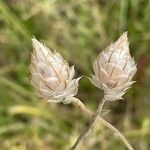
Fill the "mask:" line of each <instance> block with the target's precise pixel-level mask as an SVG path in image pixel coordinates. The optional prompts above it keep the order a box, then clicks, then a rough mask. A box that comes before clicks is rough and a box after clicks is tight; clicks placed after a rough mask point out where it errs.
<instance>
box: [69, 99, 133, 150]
mask: <svg viewBox="0 0 150 150" xmlns="http://www.w3.org/2000/svg"><path fill="white" fill-rule="evenodd" d="M72 104H73V105H75V106H76V107H78V108H79V109H80V110H81V111H82V112H84V113H85V114H86V115H88V116H89V117H92V116H93V115H94V113H93V112H92V111H91V110H89V109H88V108H86V107H85V105H84V104H83V103H82V102H81V101H80V100H79V99H77V98H74V99H73V101H72ZM98 121H99V122H100V123H101V124H102V125H103V126H105V127H107V128H108V129H110V130H111V131H112V132H113V133H114V135H115V136H117V137H119V138H120V140H121V141H122V142H123V143H124V145H125V146H126V147H127V148H128V150H134V149H133V147H132V146H131V145H130V143H129V142H128V141H127V139H126V138H125V137H124V136H123V135H122V133H120V131H119V130H118V129H116V128H115V127H114V126H113V125H111V124H110V123H109V122H107V121H106V120H104V119H103V118H101V117H100V116H98Z"/></svg>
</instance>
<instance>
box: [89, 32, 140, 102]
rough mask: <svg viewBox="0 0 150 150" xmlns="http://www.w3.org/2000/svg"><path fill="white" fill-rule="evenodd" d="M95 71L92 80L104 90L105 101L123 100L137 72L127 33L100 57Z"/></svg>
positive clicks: (94, 67) (94, 66)
mask: <svg viewBox="0 0 150 150" xmlns="http://www.w3.org/2000/svg"><path fill="white" fill-rule="evenodd" d="M93 70H94V73H95V75H92V78H91V79H90V80H91V82H92V83H93V84H94V85H95V86H96V87H98V88H100V89H103V91H104V98H105V100H106V101H114V100H118V99H122V96H123V95H124V94H125V92H126V91H127V89H129V88H130V86H131V85H132V84H133V83H134V81H132V78H133V76H134V74H135V73H136V71H137V68H136V65H135V62H134V60H133V58H131V55H130V53H129V43H128V37H127V32H126V33H124V34H123V35H122V36H121V37H120V38H119V39H118V40H117V41H116V42H115V43H113V44H111V45H110V46H108V47H107V48H106V49H105V50H104V51H102V52H101V53H100V54H99V55H98V57H97V59H96V60H95V61H94V63H93Z"/></svg>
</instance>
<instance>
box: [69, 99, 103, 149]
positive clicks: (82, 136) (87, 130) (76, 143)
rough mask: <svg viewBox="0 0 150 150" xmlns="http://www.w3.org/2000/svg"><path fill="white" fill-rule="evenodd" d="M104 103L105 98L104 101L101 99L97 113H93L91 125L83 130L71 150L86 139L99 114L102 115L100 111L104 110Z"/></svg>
mask: <svg viewBox="0 0 150 150" xmlns="http://www.w3.org/2000/svg"><path fill="white" fill-rule="evenodd" d="M104 103H105V99H104V98H103V99H102V101H100V103H99V105H98V109H97V110H96V112H95V114H94V113H93V115H92V118H91V120H90V123H89V125H88V126H87V127H86V128H85V129H84V130H83V132H82V133H81V134H80V136H79V137H78V139H77V140H76V142H75V144H74V145H73V146H72V148H71V149H70V150H74V149H76V148H77V146H78V145H79V143H80V142H81V141H82V140H83V139H84V137H85V136H86V135H87V134H88V133H89V131H90V130H91V129H92V127H93V125H94V123H95V122H96V120H97V118H98V117H99V115H100V113H101V111H102V108H103V106H104Z"/></svg>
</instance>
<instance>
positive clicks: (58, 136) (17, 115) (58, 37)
mask: <svg viewBox="0 0 150 150" xmlns="http://www.w3.org/2000/svg"><path fill="white" fill-rule="evenodd" d="M124 31H128V35H129V41H130V49H131V54H132V56H134V58H135V60H136V62H137V66H138V72H137V74H136V77H135V80H136V81H137V83H135V84H134V85H133V87H132V88H131V89H130V90H129V91H128V93H127V94H126V95H125V96H124V98H125V100H124V101H121V100H120V101H115V102H107V103H106V105H105V107H104V108H105V109H106V111H105V112H104V116H103V117H104V118H105V119H106V120H108V121H109V122H110V123H112V124H113V125H114V126H115V127H117V128H118V129H119V130H120V131H121V132H122V133H123V134H124V135H125V137H126V138H127V139H128V140H129V142H130V143H131V144H132V145H133V147H134V148H135V149H136V150H149V149H150V49H149V47H150V1H149V0H1V1H0V146H1V147H0V149H1V150H67V149H68V148H69V147H70V146H71V145H72V144H73V143H74V141H75V140H76V138H77V137H78V135H79V134H80V132H81V130H82V129H83V127H84V126H85V125H86V123H87V122H88V120H89V118H87V117H86V116H85V115H84V114H82V113H81V112H80V111H79V110H78V109H77V108H75V107H74V106H72V105H71V104H69V105H64V104H52V103H47V102H45V101H43V100H40V99H39V98H38V97H37V96H36V95H35V93H34V91H33V89H32V87H31V85H30V80H29V79H30V71H29V64H30V53H31V51H32V45H31V38H32V37H33V36H35V37H36V38H37V39H39V40H42V41H43V42H44V43H46V45H47V46H48V47H52V48H54V49H57V51H58V52H60V53H61V54H62V55H63V56H64V58H65V59H66V60H67V61H69V63H70V64H75V69H76V72H77V73H76V76H81V75H85V76H84V77H83V78H82V79H81V82H80V87H79V92H78V95H77V97H78V98H79V99H81V100H82V101H83V102H84V103H85V104H86V105H87V107H89V108H90V109H92V110H93V111H94V110H96V106H97V104H98V102H99V100H100V98H101V97H102V92H101V91H100V90H98V89H97V88H96V87H94V86H93V85H91V83H90V82H89V80H88V79H87V78H86V76H90V73H91V72H92V61H93V60H94V58H95V57H96V56H97V55H98V53H100V51H101V50H103V49H104V48H105V47H106V46H107V45H109V44H110V43H111V42H112V41H115V40H116V39H117V38H118V37H119V36H120V35H121V34H122V33H123V32H124ZM79 149H80V150H84V149H85V150H100V149H101V150H125V149H126V148H125V146H124V145H123V144H122V142H121V141H120V140H119V139H118V138H117V136H116V135H113V134H112V133H111V131H109V130H108V129H106V128H104V127H103V126H100V125H97V126H95V127H94V128H93V130H92V132H91V134H90V136H88V137H87V138H86V139H85V140H84V142H83V143H82V144H81V145H80V147H79Z"/></svg>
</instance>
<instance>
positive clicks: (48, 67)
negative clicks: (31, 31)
mask: <svg viewBox="0 0 150 150" xmlns="http://www.w3.org/2000/svg"><path fill="white" fill-rule="evenodd" d="M32 44H33V53H32V56H31V65H30V69H31V83H32V85H33V86H34V88H35V89H36V92H37V94H38V95H39V96H40V97H41V98H44V99H46V100H48V101H50V102H64V103H70V102H71V98H72V97H73V96H75V95H76V94H77V91H78V82H79V79H80V78H77V79H73V76H74V74H75V70H74V66H72V67H69V65H68V63H67V62H66V61H65V60H64V59H63V57H62V56H61V55H60V54H59V53H57V52H52V51H51V50H50V49H48V48H47V47H46V46H45V45H43V44H42V43H40V42H39V41H37V40H36V39H35V38H34V39H32Z"/></svg>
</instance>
